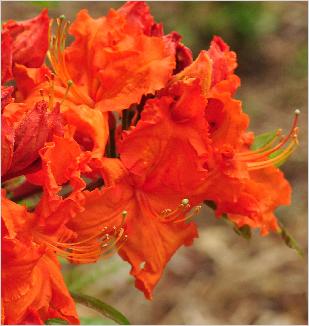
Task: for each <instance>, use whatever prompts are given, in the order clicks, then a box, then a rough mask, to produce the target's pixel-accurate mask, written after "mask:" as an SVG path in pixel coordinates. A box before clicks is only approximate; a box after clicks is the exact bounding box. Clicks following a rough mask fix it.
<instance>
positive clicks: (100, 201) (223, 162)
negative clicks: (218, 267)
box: [70, 38, 297, 298]
mask: <svg viewBox="0 0 309 326" xmlns="http://www.w3.org/2000/svg"><path fill="white" fill-rule="evenodd" d="M212 57H213V58H212ZM235 67H236V61H235V56H234V55H233V54H231V53H230V52H229V49H228V47H227V46H226V45H225V44H224V43H223V41H222V40H221V39H218V38H215V40H214V41H213V43H212V46H211V50H210V51H209V52H205V51H203V52H201V54H200V55H199V57H198V58H197V60H196V61H195V62H193V63H192V64H191V65H190V66H188V67H187V68H185V69H184V70H183V71H181V72H180V73H179V74H177V75H175V76H174V77H173V78H172V80H171V81H170V82H169V85H168V86H167V87H166V88H165V89H164V90H162V91H160V93H159V94H158V96H157V97H156V98H155V99H151V100H148V101H147V102H146V105H145V106H144V108H143V111H142V114H141V119H140V121H139V122H138V123H137V125H136V127H132V128H131V130H130V131H128V132H124V134H123V140H121V141H120V143H119V144H118V149H119V152H120V160H118V159H103V160H102V161H101V169H102V175H103V178H104V181H105V188H103V189H102V190H96V191H93V192H85V210H84V211H83V212H81V213H79V214H77V215H76V216H75V217H74V218H73V219H72V220H71V222H70V227H71V228H72V229H73V230H76V231H77V233H78V235H79V239H83V238H87V237H89V235H90V234H91V233H93V230H94V229H96V228H97V226H98V224H101V223H102V221H104V223H106V224H108V223H109V222H111V223H112V224H117V222H118V223H120V218H121V217H120V212H121V211H123V210H125V211H126V212H127V218H126V224H127V233H128V239H127V242H126V245H125V246H123V247H122V248H121V249H120V255H121V256H122V257H123V258H124V259H125V260H127V261H128V262H130V264H131V265H132V270H131V274H132V275H134V276H135V278H136V286H137V287H138V288H139V289H141V290H142V291H143V292H144V293H145V295H146V297H147V298H151V296H152V290H153V288H154V286H155V285H156V283H157V282H158V281H159V279H160V277H161V274H162V271H163V269H164V267H165V265H166V263H167V262H168V260H169V259H170V258H171V256H172V255H173V253H174V252H175V251H176V250H177V248H179V247H180V246H181V245H183V244H186V245H187V244H190V243H191V242H192V241H193V239H194V238H195V237H196V235H197V234H196V229H195V226H194V224H193V223H189V224H188V223H186V222H185V221H186V220H187V219H188V217H190V216H191V215H189V216H187V213H188V211H189V210H190V205H191V207H192V206H194V205H197V204H199V203H201V202H202V201H203V200H212V201H214V202H215V203H216V204H217V214H220V215H221V214H222V213H228V214H231V215H229V216H230V218H231V220H233V221H234V222H235V223H236V224H237V225H239V226H241V225H244V224H248V225H249V226H252V227H259V228H261V231H262V234H265V233H266V232H268V230H276V227H277V224H276V221H275V217H274V215H273V213H272V212H273V210H274V209H275V208H276V207H277V206H278V205H281V204H288V203H289V196H290V187H289V185H288V183H287V181H286V180H285V179H284V178H283V176H282V174H281V173H280V172H278V170H277V169H276V168H275V167H273V165H274V164H275V163H276V162H280V160H282V159H284V158H285V157H287V156H288V155H290V153H291V152H292V150H293V149H294V147H295V141H294V137H295V133H296V122H297V121H295V122H294V124H293V127H292V131H291V133H290V134H289V135H288V136H287V137H286V138H284V140H283V141H281V142H280V143H279V144H278V145H275V146H274V147H272V148H271V147H267V148H266V149H265V150H259V151H257V152H253V151H250V150H249V151H248V145H249V144H250V142H251V141H252V134H248V133H247V132H246V129H247V127H248V122H249V120H248V117H247V115H245V114H244V113H243V112H242V109H241V102H240V101H237V100H234V99H233V98H232V94H233V93H234V92H235V89H236V87H237V86H238V85H239V82H238V81H239V79H238V77H237V76H235V75H234V74H233V71H234V69H235ZM214 76H215V77H214ZM288 141H291V143H290V145H288V147H287V148H286V149H285V150H283V152H282V154H280V155H279V156H278V157H277V158H276V159H268V155H269V154H271V153H275V152H277V150H279V149H282V148H283V147H284V145H285V144H286V143H287V142H288ZM256 169H257V170H258V172H254V170H256ZM188 171H190V173H188ZM269 173H271V174H272V176H273V178H272V179H268V177H267V175H268V174H269ZM270 180H272V181H270ZM266 181H267V182H266ZM270 183H271V184H272V186H275V187H276V191H270V190H269V191H268V188H269V187H270ZM283 190H284V191H283ZM257 193H259V196H257ZM262 193H263V194H266V196H262V195H261V194H262ZM115 207H117V209H116V210H115ZM197 211H198V208H195V209H194V212H195V213H196V212H197ZM98 216H102V218H101V219H100V220H99V221H98ZM249 220H250V222H249Z"/></svg>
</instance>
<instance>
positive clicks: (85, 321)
mask: <svg viewBox="0 0 309 326" xmlns="http://www.w3.org/2000/svg"><path fill="white" fill-rule="evenodd" d="M79 320H80V323H81V325H117V324H116V323H114V322H113V321H110V320H107V319H103V318H99V317H80V318H79Z"/></svg>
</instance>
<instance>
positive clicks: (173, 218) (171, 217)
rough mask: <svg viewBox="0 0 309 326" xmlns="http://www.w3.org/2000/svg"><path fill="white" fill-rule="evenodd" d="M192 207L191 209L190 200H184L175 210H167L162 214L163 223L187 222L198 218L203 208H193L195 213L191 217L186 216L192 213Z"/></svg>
mask: <svg viewBox="0 0 309 326" xmlns="http://www.w3.org/2000/svg"><path fill="white" fill-rule="evenodd" d="M190 207H191V205H190V201H189V199H188V198H184V199H183V200H182V201H181V204H180V205H179V206H178V207H177V208H176V209H175V210H171V209H170V208H166V209H164V210H163V211H162V212H161V213H160V217H161V219H162V222H163V223H171V222H172V223H181V222H185V221H187V220H189V219H192V218H193V217H194V216H196V215H197V214H198V213H199V212H200V210H201V208H202V207H201V206H195V207H193V212H192V213H191V214H189V215H186V213H187V212H189V211H190Z"/></svg>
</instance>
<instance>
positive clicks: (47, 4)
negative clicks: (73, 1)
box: [30, 1, 59, 9]
mask: <svg viewBox="0 0 309 326" xmlns="http://www.w3.org/2000/svg"><path fill="white" fill-rule="evenodd" d="M30 4H31V5H32V6H35V7H39V8H50V9H52V8H57V7H59V1H30Z"/></svg>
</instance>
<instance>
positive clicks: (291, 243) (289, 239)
mask: <svg viewBox="0 0 309 326" xmlns="http://www.w3.org/2000/svg"><path fill="white" fill-rule="evenodd" d="M279 226H280V231H279V234H280V235H281V238H282V239H283V241H284V243H285V244H286V245H287V246H288V247H289V248H292V249H294V250H296V252H297V253H298V255H299V256H301V257H304V251H303V249H302V248H301V246H300V245H299V244H298V242H297V241H296V240H295V239H294V238H293V236H292V235H291V234H290V233H289V232H288V230H287V229H286V228H285V227H284V226H283V225H282V224H281V223H279Z"/></svg>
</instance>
